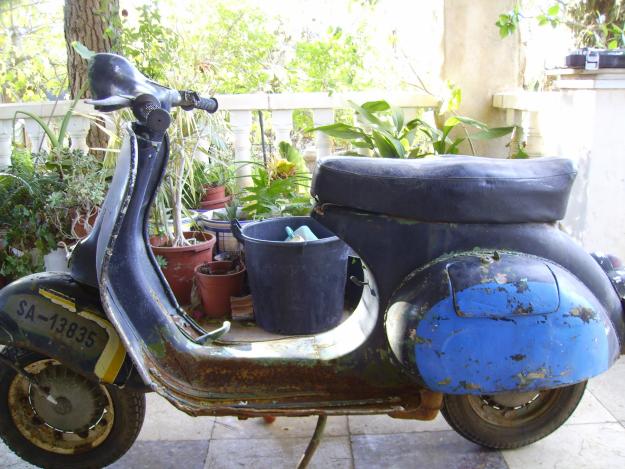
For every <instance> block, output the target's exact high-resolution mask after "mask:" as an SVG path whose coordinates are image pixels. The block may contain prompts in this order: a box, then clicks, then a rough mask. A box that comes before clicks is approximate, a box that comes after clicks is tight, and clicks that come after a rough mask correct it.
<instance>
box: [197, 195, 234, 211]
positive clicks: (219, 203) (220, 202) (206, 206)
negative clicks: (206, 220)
mask: <svg viewBox="0 0 625 469" xmlns="http://www.w3.org/2000/svg"><path fill="white" fill-rule="evenodd" d="M230 199H232V197H231V196H229V195H227V196H225V197H222V198H220V199H213V200H208V201H203V202H200V208H201V209H202V210H215V209H218V208H224V207H225V206H226V205H227V204H228V202H230Z"/></svg>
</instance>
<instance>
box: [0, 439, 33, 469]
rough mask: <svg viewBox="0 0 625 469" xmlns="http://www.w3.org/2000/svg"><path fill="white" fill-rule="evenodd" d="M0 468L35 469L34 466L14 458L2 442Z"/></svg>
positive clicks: (16, 457) (13, 454) (0, 443)
mask: <svg viewBox="0 0 625 469" xmlns="http://www.w3.org/2000/svg"><path fill="white" fill-rule="evenodd" d="M0 467H1V468H3V469H4V468H10V469H36V467H35V466H33V465H31V464H28V463H27V462H26V461H24V460H22V459H20V458H19V457H18V456H16V455H15V453H13V451H11V450H10V449H9V448H8V447H7V445H5V444H4V442H3V441H2V440H0Z"/></svg>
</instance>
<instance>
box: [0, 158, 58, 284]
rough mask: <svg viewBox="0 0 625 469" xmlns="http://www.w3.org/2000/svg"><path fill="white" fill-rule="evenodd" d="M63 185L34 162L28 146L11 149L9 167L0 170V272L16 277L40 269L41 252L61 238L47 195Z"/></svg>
mask: <svg viewBox="0 0 625 469" xmlns="http://www.w3.org/2000/svg"><path fill="white" fill-rule="evenodd" d="M62 187H63V182H62V181H61V179H60V178H59V177H58V175H57V174H56V173H54V172H49V171H46V170H45V168H42V167H40V166H35V165H33V162H32V159H31V156H30V152H29V151H28V150H26V149H24V148H20V147H17V148H16V149H15V150H14V151H13V155H12V165H11V167H9V168H8V169H7V170H6V171H4V172H3V173H2V174H0V200H2V204H0V232H1V233H2V235H1V239H2V242H1V245H0V275H2V276H4V277H7V278H9V279H16V278H19V277H21V276H24V275H27V274H31V273H33V272H40V271H41V270H43V256H44V255H46V254H47V253H49V252H50V251H51V250H53V249H55V248H56V247H57V242H58V240H59V239H60V235H59V233H58V231H57V229H56V227H55V226H54V224H53V223H51V220H50V218H49V208H48V206H47V197H48V195H49V194H51V193H52V192H54V191H56V190H60V189H62Z"/></svg>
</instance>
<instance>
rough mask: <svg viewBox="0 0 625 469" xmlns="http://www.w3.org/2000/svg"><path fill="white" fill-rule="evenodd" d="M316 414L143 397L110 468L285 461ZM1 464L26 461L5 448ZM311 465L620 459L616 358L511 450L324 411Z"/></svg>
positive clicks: (624, 448)
mask: <svg viewBox="0 0 625 469" xmlns="http://www.w3.org/2000/svg"><path fill="white" fill-rule="evenodd" d="M314 426H315V418H303V419H302V418H300V419H295V418H278V419H277V420H276V422H275V423H273V424H271V425H267V424H265V423H264V422H263V421H262V420H261V419H250V420H246V421H239V420H237V419H236V418H229V417H224V418H216V419H214V418H209V417H203V418H196V419H194V418H192V417H188V416H186V415H184V414H182V413H180V412H178V411H177V410H175V409H174V408H173V407H172V406H171V405H169V404H168V403H167V402H165V401H164V400H162V399H161V398H160V397H158V396H156V395H149V396H148V412H147V416H146V421H145V424H144V426H143V430H142V431H141V434H140V435H139V439H138V440H137V442H136V443H135V445H134V446H133V447H132V449H131V450H130V451H129V452H128V453H127V454H126V455H125V456H124V457H123V458H122V459H120V460H119V461H118V462H117V463H116V464H115V465H113V466H112V467H115V468H133V469H134V468H150V469H157V468H184V469H196V468H197V469H201V468H210V469H226V468H228V469H230V468H248V467H249V468H254V469H265V468H271V469H282V468H289V469H290V468H294V467H295V466H296V464H297V461H298V459H299V457H300V455H301V453H302V452H303V450H304V448H305V446H306V444H307V441H308V438H309V437H310V435H311V434H312V431H313V429H314ZM0 467H3V468H4V467H11V468H15V469H18V468H19V469H22V468H29V467H32V466H29V465H28V464H25V463H23V462H22V461H21V460H19V459H18V458H17V457H16V456H15V455H13V454H12V453H10V452H9V451H8V449H7V448H6V447H4V446H1V447H0ZM311 467H314V468H324V469H325V468H336V469H339V468H341V469H342V468H346V469H347V468H357V469H361V468H362V469H374V468H384V469H387V468H402V469H403V468H427V469H438V468H441V469H443V468H445V469H453V468H462V469H472V468H476V469H477V468H480V469H500V468H502V469H503V468H509V469H531V468H575V469H578V468H597V469H608V468H615V469H623V468H624V467H625V358H622V359H621V360H620V361H619V363H618V364H616V365H615V366H614V367H613V368H612V369H611V370H610V371H609V372H608V373H606V374H605V375H603V376H601V377H599V378H595V379H594V380H592V381H591V382H590V384H589V387H588V390H587V392H586V395H585V397H584V400H583V401H582V403H581V405H580V407H579V408H578V409H577V411H576V412H575V414H574V415H573V417H572V418H571V419H570V420H569V422H568V423H567V424H566V425H564V426H563V427H562V428H561V429H559V430H558V431H556V432H555V433H554V434H552V435H551V436H549V437H547V438H545V439H544V440H542V441H540V442H538V443H535V444H533V445H531V446H529V447H526V448H522V449H519V450H514V451H487V450H484V449H482V448H480V447H479V446H476V445H474V444H472V443H469V442H467V441H466V440H464V439H462V438H461V437H459V436H458V435H456V433H454V432H453V431H452V430H451V429H450V428H449V426H448V425H447V424H446V423H445V421H444V420H443V419H442V417H439V418H437V419H436V420H435V421H433V422H416V421H405V420H395V419H391V418H390V417H383V416H375V417H333V418H330V419H328V426H327V430H326V437H325V439H324V440H323V442H322V444H321V446H320V448H319V450H318V451H317V454H316V455H315V458H314V459H313V462H312V464H311Z"/></svg>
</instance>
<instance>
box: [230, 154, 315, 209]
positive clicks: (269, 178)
mask: <svg viewBox="0 0 625 469" xmlns="http://www.w3.org/2000/svg"><path fill="white" fill-rule="evenodd" d="M250 164H253V165H254V170H253V174H252V176H251V179H252V185H251V186H249V187H246V188H245V189H244V190H243V191H242V193H241V194H240V200H241V202H242V203H243V213H244V214H245V216H246V217H247V218H254V219H262V218H269V217H275V216H283V215H305V214H308V213H309V212H310V210H311V208H312V199H311V197H310V195H308V194H307V193H306V191H305V190H303V189H305V188H306V187H307V185H308V184H309V180H310V177H309V175H307V174H301V173H298V172H297V164H296V163H294V162H291V161H289V160H287V159H284V158H276V159H274V160H272V161H271V162H270V163H269V164H268V166H267V167H265V166H264V165H262V164H260V163H255V162H252V163H250Z"/></svg>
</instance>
